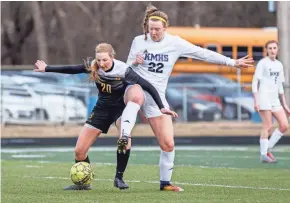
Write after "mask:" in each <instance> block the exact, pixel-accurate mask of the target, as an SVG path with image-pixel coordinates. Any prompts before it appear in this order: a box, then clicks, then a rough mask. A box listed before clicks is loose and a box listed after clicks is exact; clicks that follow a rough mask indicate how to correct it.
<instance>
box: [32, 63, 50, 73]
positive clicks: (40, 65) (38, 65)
mask: <svg viewBox="0 0 290 203" xmlns="http://www.w3.org/2000/svg"><path fill="white" fill-rule="evenodd" d="M34 65H35V67H36V68H35V69H34V70H33V71H35V72H45V68H46V66H47V64H46V63H45V62H44V61H41V60H37V61H36V63H35V64H34Z"/></svg>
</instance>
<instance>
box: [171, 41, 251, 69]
mask: <svg viewBox="0 0 290 203" xmlns="http://www.w3.org/2000/svg"><path fill="white" fill-rule="evenodd" d="M176 46H177V49H178V50H180V52H181V54H180V56H183V57H189V58H195V59H198V60H202V61H207V62H209V63H216V64H221V65H227V66H233V67H236V68H247V67H252V66H253V65H252V64H253V63H254V61H253V59H252V58H248V56H245V57H243V58H240V59H238V60H234V59H231V58H229V57H226V56H224V55H221V54H219V53H217V52H214V51H211V50H208V49H204V48H201V47H199V46H195V45H193V44H191V43H190V42H188V41H186V40H184V39H182V38H178V40H177V42H176Z"/></svg>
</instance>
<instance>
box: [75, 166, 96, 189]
mask: <svg viewBox="0 0 290 203" xmlns="http://www.w3.org/2000/svg"><path fill="white" fill-rule="evenodd" d="M70 178H71V180H72V182H73V183H74V184H76V185H89V184H91V182H92V180H93V179H94V172H93V168H92V166H91V165H90V164H89V163H87V162H78V163H76V164H74V165H73V166H72V167H71V169H70Z"/></svg>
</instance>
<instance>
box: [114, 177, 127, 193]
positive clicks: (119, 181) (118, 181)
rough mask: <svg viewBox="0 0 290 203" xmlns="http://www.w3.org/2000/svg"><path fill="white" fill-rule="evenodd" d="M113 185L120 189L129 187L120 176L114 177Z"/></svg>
mask: <svg viewBox="0 0 290 203" xmlns="http://www.w3.org/2000/svg"><path fill="white" fill-rule="evenodd" d="M114 187H116V188H119V189H120V190H125V189H128V188H129V186H128V185H127V184H126V183H125V182H124V180H123V179H120V178H115V180H114Z"/></svg>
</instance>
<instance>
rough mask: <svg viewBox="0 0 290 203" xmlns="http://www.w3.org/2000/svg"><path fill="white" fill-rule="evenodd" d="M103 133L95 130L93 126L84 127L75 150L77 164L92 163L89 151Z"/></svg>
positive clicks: (86, 125)
mask: <svg viewBox="0 0 290 203" xmlns="http://www.w3.org/2000/svg"><path fill="white" fill-rule="evenodd" d="M101 133H102V131H101V130H99V129H97V128H95V127H94V126H91V125H89V124H87V123H86V124H85V125H84V127H83V128H82V130H81V132H80V134H79V137H78V140H77V143H76V147H75V150H74V152H75V162H76V163H77V162H81V161H84V162H87V163H90V159H89V156H88V151H89V149H90V147H91V146H92V144H93V143H94V142H95V141H96V139H97V137H98V136H99V135H100V134H101Z"/></svg>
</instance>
